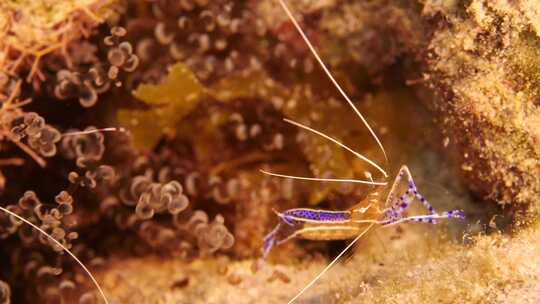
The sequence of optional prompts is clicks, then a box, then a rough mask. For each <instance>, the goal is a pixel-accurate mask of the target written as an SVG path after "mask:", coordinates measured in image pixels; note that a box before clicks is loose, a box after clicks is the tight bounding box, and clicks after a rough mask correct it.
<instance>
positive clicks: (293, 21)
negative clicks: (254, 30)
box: [278, 0, 388, 162]
mask: <svg viewBox="0 0 540 304" xmlns="http://www.w3.org/2000/svg"><path fill="white" fill-rule="evenodd" d="M278 2H279V4H281V7H283V10H285V13H287V15H288V16H289V19H291V22H292V23H293V24H294V27H296V29H297V30H298V32H299V33H300V35H301V36H302V39H304V41H305V42H306V44H307V46H308V47H309V49H310V51H311V53H312V54H313V56H314V57H315V58H316V59H317V61H318V62H319V65H320V66H321V68H322V69H323V70H324V72H325V73H326V75H327V76H328V78H330V80H331V81H332V83H333V84H334V86H335V87H336V88H337V89H338V91H339V93H341V95H342V96H343V98H345V100H346V101H347V102H348V103H349V105H350V106H351V108H353V110H354V112H356V114H357V115H358V117H360V119H361V120H362V122H363V123H364V125H365V126H366V128H368V130H369V132H370V133H371V135H372V136H373V138H374V139H375V141H376V142H377V144H378V145H379V148H381V151H382V153H383V154H384V159H385V160H386V162H388V157H387V156H386V151H385V150H384V147H383V145H382V143H381V141H380V140H379V138H378V137H377V134H375V132H374V131H373V129H371V127H370V126H369V124H368V122H367V120H366V119H365V118H364V116H363V115H362V113H360V111H359V110H358V109H357V108H356V107H355V106H354V104H353V102H352V101H351V100H350V98H349V96H347V93H345V91H343V89H342V88H341V86H340V85H339V83H338V82H337V81H336V79H335V78H334V76H332V73H330V70H328V68H327V67H326V65H325V64H324V62H323V61H322V59H321V57H320V56H319V54H318V53H317V51H316V50H315V48H314V47H313V45H312V44H311V42H310V41H309V39H308V37H307V36H306V34H305V33H304V31H303V30H302V28H301V27H300V24H298V21H296V19H295V18H294V16H293V14H292V12H291V11H290V10H289V8H288V7H287V4H286V3H285V0H278Z"/></svg>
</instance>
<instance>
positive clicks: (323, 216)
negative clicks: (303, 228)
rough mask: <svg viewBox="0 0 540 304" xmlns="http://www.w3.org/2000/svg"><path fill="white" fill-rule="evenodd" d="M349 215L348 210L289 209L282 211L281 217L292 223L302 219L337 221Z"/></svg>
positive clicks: (343, 219)
mask: <svg viewBox="0 0 540 304" xmlns="http://www.w3.org/2000/svg"><path fill="white" fill-rule="evenodd" d="M349 215H350V212H349V211H327V210H311V209H289V210H287V211H285V212H283V213H282V218H283V220H284V221H286V222H287V223H288V224H294V222H295V221H301V220H302V219H306V220H313V221H321V222H339V221H345V220H347V219H348V218H349Z"/></svg>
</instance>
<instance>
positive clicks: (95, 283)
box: [0, 207, 109, 304]
mask: <svg viewBox="0 0 540 304" xmlns="http://www.w3.org/2000/svg"><path fill="white" fill-rule="evenodd" d="M0 210H1V211H4V212H5V213H7V214H9V215H11V216H13V217H15V218H17V219H18V220H20V221H22V222H24V223H25V224H27V225H30V227H32V228H34V229H36V230H37V231H39V233H41V234H43V235H44V236H46V237H47V238H48V239H49V240H51V241H53V242H54V243H55V244H56V245H57V246H59V247H60V248H62V249H63V250H64V251H65V252H67V253H68V254H69V255H70V256H71V257H72V258H73V259H74V260H75V261H76V262H77V263H78V264H79V265H81V267H82V269H84V271H85V272H86V273H87V274H88V276H89V277H90V279H91V280H92V282H93V283H94V285H95V286H96V287H97V289H98V290H99V293H100V294H101V297H102V298H103V301H105V304H109V301H108V300H107V297H106V296H105V293H104V292H103V289H101V286H100V285H99V283H98V282H97V280H96V278H95V277H94V276H93V275H92V273H91V272H90V270H89V269H88V268H86V266H84V264H83V262H81V260H79V258H77V256H76V255H75V254H73V252H71V250H69V249H67V248H66V246H64V245H62V243H60V242H59V241H58V240H56V239H55V238H53V237H52V236H51V235H50V234H48V233H47V232H45V231H44V230H43V229H41V228H39V227H38V226H37V225H35V224H34V223H32V222H30V221H29V220H27V219H25V218H24V217H22V216H20V215H18V214H17V213H15V212H12V211H9V210H8V209H6V208H4V207H0Z"/></svg>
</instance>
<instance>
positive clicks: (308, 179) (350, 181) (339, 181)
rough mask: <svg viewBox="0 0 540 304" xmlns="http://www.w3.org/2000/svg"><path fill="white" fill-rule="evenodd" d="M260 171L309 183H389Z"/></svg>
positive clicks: (384, 184) (380, 184)
mask: <svg viewBox="0 0 540 304" xmlns="http://www.w3.org/2000/svg"><path fill="white" fill-rule="evenodd" d="M260 171H261V172H262V173H264V174H266V175H271V176H276V177H283V178H292V179H299V180H307V181H317V182H338V183H357V184H367V185H375V186H386V185H387V184H388V183H387V182H372V181H367V180H361V179H345V178H317V177H303V176H294V175H285V174H278V173H272V172H268V171H264V170H262V169H261V170H260Z"/></svg>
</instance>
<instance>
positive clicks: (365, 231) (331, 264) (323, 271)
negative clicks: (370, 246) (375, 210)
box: [288, 223, 375, 304]
mask: <svg viewBox="0 0 540 304" xmlns="http://www.w3.org/2000/svg"><path fill="white" fill-rule="evenodd" d="M373 225H375V223H372V224H371V225H369V226H368V227H367V228H366V230H364V231H363V232H362V233H360V234H359V235H358V236H357V237H356V238H354V240H353V241H352V242H351V243H350V244H349V245H347V247H345V249H343V250H342V251H341V252H340V253H339V254H338V255H337V256H336V257H335V258H334V259H333V260H332V262H330V263H329V264H328V265H327V266H326V267H325V268H324V269H323V270H322V271H321V272H319V274H318V275H317V276H316V277H315V278H314V279H313V280H311V282H309V283H308V284H307V285H306V286H304V288H302V290H300V291H299V292H298V293H297V294H296V295H295V296H294V297H293V298H292V299H290V300H289V302H288V304H291V303H293V302H294V301H296V299H298V297H300V296H301V295H302V294H303V293H304V292H305V291H306V290H308V289H309V288H310V287H311V286H312V285H313V284H315V282H317V281H318V280H319V279H320V278H321V277H322V276H323V275H324V274H325V273H326V272H327V271H328V270H329V269H330V268H332V266H334V264H335V263H336V262H337V261H338V260H339V259H340V258H341V257H342V256H343V255H344V254H345V252H347V250H349V249H350V248H351V247H352V246H353V245H354V244H355V243H356V242H358V240H359V239H360V238H362V237H363V236H364V235H365V234H366V233H367V232H368V231H369V229H371V227H373Z"/></svg>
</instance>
